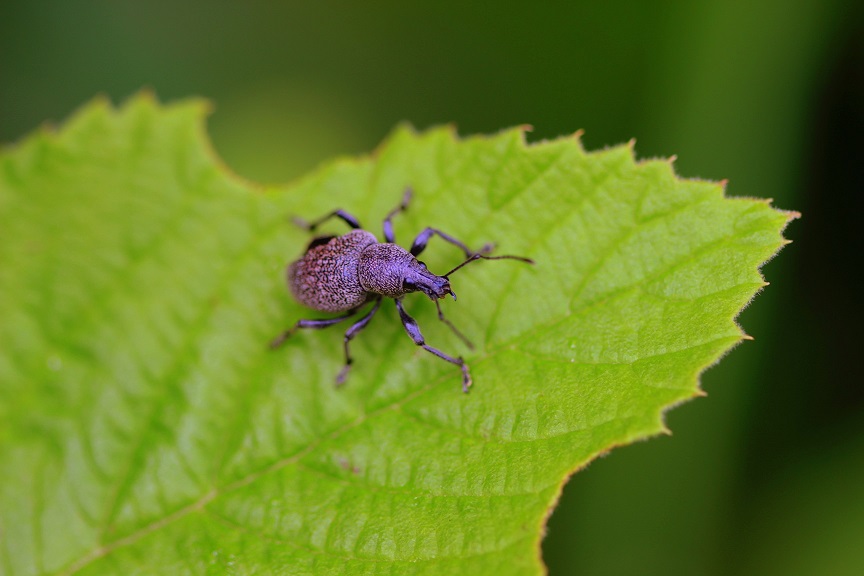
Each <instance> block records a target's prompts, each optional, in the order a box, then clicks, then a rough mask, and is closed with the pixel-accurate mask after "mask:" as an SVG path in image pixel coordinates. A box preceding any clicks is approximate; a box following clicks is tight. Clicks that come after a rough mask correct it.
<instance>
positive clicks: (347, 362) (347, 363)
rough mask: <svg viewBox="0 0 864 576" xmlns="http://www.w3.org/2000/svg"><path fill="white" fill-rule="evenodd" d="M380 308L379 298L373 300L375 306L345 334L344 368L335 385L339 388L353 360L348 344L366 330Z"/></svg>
mask: <svg viewBox="0 0 864 576" xmlns="http://www.w3.org/2000/svg"><path fill="white" fill-rule="evenodd" d="M379 306H381V297H380V296H379V297H378V298H377V299H376V300H375V305H374V306H372V309H371V310H369V312H367V313H366V315H365V316H363V317H362V318H361V319H360V320H358V321H357V322H356V323H355V324H354V325H353V326H351V327H350V328H349V329H348V331H347V332H345V340H344V342H343V346H344V348H345V366H343V367H342V370H340V371H339V375H338V376H336V385H337V386H341V385H342V384H344V383H345V379H346V378H347V377H348V371H349V370H350V369H351V364H352V363H353V362H354V360H353V359H352V358H351V353H350V352H349V351H348V343H349V342H351V340H353V339H354V337H355V336H356V335H357V333H358V332H360V331H361V330H363V329H364V328H366V325H367V324H369V321H370V320H372V317H373V316H374V315H375V313H376V312H377V311H378V307H379Z"/></svg>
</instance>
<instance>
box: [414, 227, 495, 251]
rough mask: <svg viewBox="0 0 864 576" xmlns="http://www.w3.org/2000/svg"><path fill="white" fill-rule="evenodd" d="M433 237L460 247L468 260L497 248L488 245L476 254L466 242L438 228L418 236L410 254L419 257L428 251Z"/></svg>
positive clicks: (426, 230)
mask: <svg viewBox="0 0 864 576" xmlns="http://www.w3.org/2000/svg"><path fill="white" fill-rule="evenodd" d="M432 236H439V237H440V238H441V239H442V240H444V241H446V242H449V243H450V244H453V245H454V246H458V247H459V248H461V249H462V251H463V252H465V257H466V258H470V257H471V256H474V255H475V254H488V253H489V252H491V251H492V249H493V248H494V247H495V246H494V245H493V244H486V245H485V246H483V247H482V248H481V249H480V250H479V251H477V252H474V251H473V250H471V249H470V248H468V246H467V245H466V244H465V243H464V242H461V241H459V240H457V239H456V238H454V237H453V236H450V235H449V234H445V233H444V232H442V231H441V230H438V229H437V228H426V229H425V230H423V231H422V232H420V234H418V235H417V238H415V239H414V243H413V244H411V250H409V252H411V254H412V255H414V256H419V255H420V253H421V252H423V250H425V249H426V244H428V243H429V240H430V239H431V238H432Z"/></svg>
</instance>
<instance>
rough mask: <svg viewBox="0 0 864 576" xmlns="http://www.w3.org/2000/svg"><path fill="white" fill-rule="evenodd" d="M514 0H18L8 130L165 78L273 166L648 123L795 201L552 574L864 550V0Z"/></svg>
mask: <svg viewBox="0 0 864 576" xmlns="http://www.w3.org/2000/svg"><path fill="white" fill-rule="evenodd" d="M497 6H503V4H492V3H482V4H481V3H473V4H470V5H469V4H468V3H466V2H451V1H447V2H440V1H439V2H435V3H405V2H392V1H388V2H377V3H361V2H354V3H349V2H317V3H307V4H302V5H301V4H296V3H290V2H285V3H282V2H263V1H251V2H227V1H215V2H214V1H208V2H204V1H192V2H183V3H179V2H168V1H163V0H159V1H149V2H112V1H108V0H105V1H101V2H77V1H56V2H44V1H32V0H31V1H28V2H17V3H10V2H6V3H3V4H2V7H0V141H2V142H14V141H15V140H16V139H18V138H20V137H21V136H22V135H24V134H25V133H27V132H28V131H30V130H32V129H33V128H35V127H36V126H38V125H40V124H41V123H43V122H44V121H46V120H53V121H60V120H62V119H64V118H66V117H67V116H68V115H69V114H70V113H71V112H72V111H73V110H74V109H75V108H76V107H78V106H80V105H81V104H82V103H84V102H86V101H87V100H89V99H90V98H92V97H93V96H94V95H95V94H97V93H105V94H108V95H109V96H110V97H111V98H112V99H113V100H114V101H115V102H118V101H122V100H123V99H124V98H125V97H127V96H129V95H130V94H132V93H134V92H135V91H137V90H139V89H140V88H142V87H149V88H151V89H152V90H154V91H155V92H156V94H157V95H158V97H159V98H160V99H162V100H171V99H176V98H181V97H185V96H190V95H201V96H206V97H207V98H210V99H211V100H212V101H213V102H214V103H215V104H216V111H215V113H214V115H213V116H212V117H211V120H210V131H211V133H212V136H213V140H214V143H215V147H216V149H217V150H218V152H219V153H220V154H221V155H222V156H223V158H224V159H225V161H226V162H227V163H228V165H230V166H231V167H232V168H233V169H234V170H235V171H237V172H238V173H240V174H241V175H243V176H246V177H248V178H251V179H255V180H263V181H269V182H281V181H288V180H291V179H293V178H295V177H297V176H299V175H301V174H302V173H304V172H306V171H308V170H310V169H312V168H314V167H315V166H316V165H317V164H318V163H319V162H321V161H323V160H325V159H327V158H330V157H332V156H334V155H338V154H356V153H362V152H367V151H369V150H371V149H373V148H374V147H375V146H376V144H377V143H378V142H379V141H380V140H381V139H382V138H383V137H384V136H385V135H386V134H387V132H388V131H389V130H390V129H391V127H392V126H393V125H394V124H396V123H397V122H399V121H402V120H408V121H410V122H411V123H413V124H414V125H415V126H417V127H420V128H423V127H427V126H431V125H434V124H439V123H445V122H453V123H455V124H456V125H457V127H458V129H459V131H460V133H462V134H469V133H476V132H495V131H498V130H500V129H501V128H503V127H507V126H512V125H515V124H526V123H527V124H531V125H533V126H534V127H535V130H534V132H533V136H532V137H533V138H550V137H555V136H558V135H562V134H568V133H571V132H573V131H575V130H577V129H579V128H583V129H585V130H586V134H585V137H584V142H585V144H586V146H587V147H588V148H589V149H593V148H599V147H603V146H606V145H612V144H617V143H621V142H625V141H627V140H629V139H630V138H633V137H635V138H636V139H637V144H636V150H637V153H638V154H639V155H640V156H641V157H652V156H669V155H672V154H676V155H677V156H678V158H679V159H678V161H677V163H676V166H677V168H678V171H679V173H680V174H682V175H683V176H687V177H703V178H709V179H718V180H719V179H723V178H728V179H729V188H728V193H729V194H731V195H741V196H761V197H770V198H774V199H775V205H777V206H779V207H781V208H789V209H795V210H799V211H801V212H802V213H803V214H804V217H803V219H802V220H800V221H798V222H795V223H793V224H792V225H791V226H790V228H789V229H788V232H787V235H788V237H790V238H791V239H793V240H795V243H794V244H792V245H791V246H789V247H788V248H786V249H785V250H784V251H783V253H782V255H781V257H780V258H779V259H778V260H777V261H776V262H772V263H770V264H769V265H768V266H767V267H766V268H765V274H766V276H767V279H768V280H769V281H770V282H771V283H772V286H771V287H769V288H768V289H767V290H766V292H765V293H764V294H762V295H760V296H759V297H758V298H757V302H756V304H755V306H754V307H753V308H752V309H748V310H747V311H745V312H744V313H743V314H742V316H741V318H740V322H741V323H742V325H743V326H744V328H745V330H746V331H747V332H748V333H749V334H751V335H753V336H754V337H755V338H756V341H755V342H746V343H744V344H742V345H741V346H740V347H739V348H738V349H736V350H734V351H733V352H732V353H731V354H730V355H729V356H728V357H727V358H726V359H725V360H724V361H723V362H722V364H721V365H720V366H719V367H717V368H713V369H711V370H710V371H709V372H707V373H706V374H705V376H704V379H703V384H704V388H705V389H706V390H707V391H708V393H709V398H708V399H702V400H698V401H695V402H693V403H690V404H688V405H686V406H685V407H683V408H679V409H677V410H675V411H673V412H672V413H671V414H670V415H669V417H668V425H669V426H670V427H671V429H672V430H673V432H674V435H673V436H671V437H663V438H658V439H654V440H651V441H650V442H646V443H641V444H638V445H636V446H631V447H627V448H623V449H619V450H615V451H614V452H613V453H612V454H611V455H610V456H608V457H606V458H604V459H602V460H600V461H598V462H596V463H594V464H593V465H591V467H590V468H589V469H588V470H586V471H584V472H582V473H580V474H578V475H577V476H575V477H574V478H573V479H572V480H571V481H570V483H569V484H568V486H567V488H566V490H565V493H564V496H563V498H562V502H561V506H560V508H559V509H558V510H557V511H556V512H555V514H554V516H553V517H552V519H551V522H550V524H549V530H548V537H547V538H546V540H545V543H544V555H545V557H546V559H547V561H548V563H549V567H550V572H551V573H552V574H553V575H554V574H576V573H578V574H591V575H596V574H664V575H665V574H688V575H702V574H705V575H726V574H754V575H755V574H832V575H833V574H856V575H857V574H862V573H864V418H862V416H864V376H862V370H861V367H860V365H861V362H862V356H864V354H862V352H864V338H862V325H864V306H862V303H861V298H862V294H864V284H862V281H861V280H860V279H858V278H857V276H856V275H857V270H856V269H857V268H858V267H860V265H861V263H862V256H861V255H862V253H864V240H862V238H864V236H862V234H861V233H860V232H859V231H858V229H859V228H860V227H861V226H860V225H858V221H859V220H860V219H861V215H862V213H864V206H862V204H864V202H862V196H864V185H862V182H864V143H862V132H864V130H862V129H864V41H862V38H864V9H862V8H864V5H862V3H861V2H853V1H849V2H843V1H839V0H831V1H824V0H821V1H817V0H799V1H793V2H790V1H783V0H769V1H764V0H756V1H727V2H715V3H709V2H693V1H668V2H637V1H632V2H622V1H611V2H610V1H605V2H594V3H587V2H572V1H571V2H559V3H551V2H548V3H541V2H537V3H531V4H528V3H525V7H524V8H521V9H503V8H498V7H497ZM550 209H554V207H550ZM0 236H2V231H0ZM562 249H568V250H578V249H579V247H578V246H563V247H562ZM525 297H526V298H530V297H531V295H530V294H526V295H525Z"/></svg>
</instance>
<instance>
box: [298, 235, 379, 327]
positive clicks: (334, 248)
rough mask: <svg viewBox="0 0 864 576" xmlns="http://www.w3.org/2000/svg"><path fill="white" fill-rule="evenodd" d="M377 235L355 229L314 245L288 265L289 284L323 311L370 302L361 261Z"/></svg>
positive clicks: (307, 302)
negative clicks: (364, 283) (360, 269)
mask: <svg viewBox="0 0 864 576" xmlns="http://www.w3.org/2000/svg"><path fill="white" fill-rule="evenodd" d="M377 242H378V240H376V238H375V235H374V234H372V233H371V232H367V231H365V230H352V231H351V232H348V233H347V234H344V235H342V236H337V237H336V238H333V239H331V240H330V241H329V242H327V243H326V244H323V245H320V246H313V247H312V248H310V249H309V250H308V251H307V252H306V253H305V254H304V255H303V256H302V257H301V258H300V259H299V260H297V261H296V262H294V263H292V264H291V265H290V266H289V267H288V286H289V287H290V288H291V293H292V294H293V295H294V297H295V298H296V299H297V300H298V301H299V302H300V303H302V304H303V305H304V306H308V307H309V308H312V309H313V310H321V311H322V312H342V311H345V310H351V309H352V308H356V307H358V306H360V305H361V304H363V303H364V302H366V299H367V290H365V289H364V288H363V286H361V285H360V277H359V273H358V263H359V261H360V254H361V253H362V252H363V249H364V248H366V247H367V246H369V245H371V244H375V243H377Z"/></svg>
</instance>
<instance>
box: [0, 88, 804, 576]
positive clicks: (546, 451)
mask: <svg viewBox="0 0 864 576" xmlns="http://www.w3.org/2000/svg"><path fill="white" fill-rule="evenodd" d="M205 113H206V105H205V104H204V103H202V102H199V101H190V102H183V103H179V104H174V105H170V106H164V107H163V106H160V105H158V104H157V103H155V102H154V101H153V100H152V98H150V97H148V96H146V95H144V96H139V97H136V98H134V99H133V100H131V101H130V102H129V103H127V104H126V105H125V106H124V107H122V108H121V109H119V110H115V109H113V108H112V107H111V106H110V105H108V104H107V103H105V102H102V101H97V102H94V103H92V104H90V105H88V106H87V107H85V108H84V109H83V110H81V111H80V112H79V113H78V114H76V115H75V116H74V118H73V119H72V120H70V121H69V122H68V123H67V124H66V125H65V126H64V127H63V128H62V129H60V130H59V131H58V132H52V131H50V130H47V129H46V130H42V131H40V132H38V133H36V134H34V135H32V136H31V137H29V138H28V139H27V140H25V141H24V142H22V143H20V144H18V145H16V146H13V147H11V148H8V149H6V150H5V151H4V152H3V153H2V156H0V235H2V241H0V294H2V298H0V318H2V323H0V383H2V385H0V478H2V483H0V570H2V571H3V572H4V573H6V574H10V575H12V574H16V575H17V574H41V573H56V574H69V573H82V574H124V575H126V574H136V573H171V574H180V573H190V574H203V573H214V574H222V573H238V574H246V573H270V572H278V573H286V574H288V573H290V574H303V573H310V574H311V573H314V574H328V573H333V574H353V573H364V574H378V573H387V574H391V573H397V574H447V573H464V574H495V575H496V576H500V575H503V574H536V573H540V572H542V563H541V559H540V557H539V556H540V554H539V542H540V539H541V537H542V531H543V525H544V523H545V519H546V517H547V516H548V514H549V513H550V507H551V506H553V505H554V503H555V501H556V499H557V497H558V495H559V493H560V490H561V486H562V484H563V482H564V481H565V480H566V478H567V476H568V475H569V474H571V473H573V472H574V471H575V470H577V469H578V468H580V467H583V466H585V465H586V464H587V463H588V462H589V461H590V460H591V459H593V458H595V457H596V456H598V455H599V454H602V453H604V452H606V451H608V450H610V449H611V448H613V447H615V446H619V445H622V444H626V443H629V442H633V441H634V440H637V439H641V438H645V437H647V436H651V435H655V434H658V433H661V432H663V431H664V426H663V420H662V414H663V411H664V410H666V409H668V408H669V407H671V406H673V405H675V404H677V403H680V402H682V401H684V400H687V399H689V398H692V397H694V396H697V395H699V393H700V392H699V389H698V375H699V373H700V372H701V371H702V370H704V369H705V368H706V367H707V366H709V365H710V364H712V363H713V362H715V361H716V360H717V359H718V358H719V357H720V356H721V355H722V354H723V353H724V352H725V351H726V350H728V349H729V348H730V347H732V346H733V345H734V344H735V343H737V342H738V341H740V340H741V339H742V337H743V335H742V332H741V331H740V329H739V328H738V327H737V326H736V324H735V323H734V321H733V318H734V317H735V315H736V314H738V312H739V311H740V310H741V308H742V307H743V306H744V305H745V304H747V302H748V301H749V300H750V299H751V298H752V297H753V295H754V294H755V293H756V292H757V291H758V290H759V289H760V287H762V286H763V284H764V283H763V281H762V278H761V276H760V274H759V272H758V267H759V266H760V265H761V264H762V263H763V262H765V261H766V260H767V259H768V258H770V257H771V256H772V255H773V254H774V253H775V252H776V251H777V250H778V248H779V247H780V246H781V245H782V244H783V242H784V241H783V239H782V238H781V236H780V232H781V230H782V228H783V227H784V225H785V224H786V222H787V221H788V220H789V219H790V217H791V216H793V214H790V213H784V212H780V211H777V210H774V209H772V208H770V207H769V206H768V204H767V202H764V201H760V200H752V199H735V198H726V197H724V195H723V186H722V184H717V183H710V182H702V181H692V180H681V179H678V178H677V177H676V176H675V175H674V172H673V169H672V167H671V164H670V162H668V161H660V160H658V161H648V162H641V163H637V162H635V161H634V159H633V151H632V148H631V147H628V146H621V147H616V148H611V149H608V150H604V151H601V152H595V153H586V152H585V151H583V150H582V148H581V146H580V144H579V141H578V139H577V138H564V139H560V140H556V141H552V142H543V143H539V144H534V145H526V144H525V141H524V135H523V133H522V131H521V130H518V129H516V130H509V131H505V132H502V133H501V134H498V135H496V136H491V137H475V138H469V139H465V140H460V139H458V138H457V137H456V136H455V135H454V134H453V132H452V131H451V130H448V129H435V130H431V131H429V132H425V133H422V134H417V133H415V132H413V131H412V130H410V129H408V128H404V127H403V128H399V129H397V130H396V131H395V132H394V133H393V134H392V135H391V136H390V138H389V139H388V140H387V142H386V143H385V144H383V145H382V147H381V148H380V149H379V150H378V151H377V152H376V153H375V154H374V155H373V156H372V157H368V158H361V159H345V160H338V161H335V162H333V163H331V164H328V165H326V166H324V167H322V168H320V169H319V170H317V171H316V172H315V173H313V174H311V175H310V176H308V177H306V178H305V179H303V180H302V181H300V182H297V183H295V184H293V185H289V186H277V187H259V186H255V185H252V184H250V183H248V182H244V181H242V180H241V179H239V178H237V177H236V176H233V175H231V174H230V173H229V172H228V171H227V169H226V168H225V167H224V166H221V165H220V164H219V162H218V160H216V159H215V158H214V156H213V154H212V153H211V151H210V149H209V144H208V142H207V139H206V136H205V135H204V131H203V129H202V126H203V118H204V116H205ZM408 185H411V186H413V187H414V190H415V198H414V201H413V203H412V205H411V206H410V208H409V210H408V211H407V212H406V213H405V214H403V215H400V216H397V218H396V219H395V227H396V233H397V237H398V240H399V241H400V242H401V243H402V244H403V245H406V244H410V241H411V239H412V238H413V236H414V235H416V234H417V233H418V232H420V230H422V229H423V228H424V227H425V226H435V227H438V228H441V229H443V230H445V231H446V232H448V233H449V234H452V235H453V236H455V237H457V238H460V239H462V240H464V241H465V242H467V243H468V244H469V245H470V246H474V247H480V246H482V245H483V244H484V243H486V242H489V241H494V242H496V243H497V245H498V248H497V250H498V252H499V253H507V254H519V255H525V256H530V257H531V258H533V259H535V260H536V262H537V265H536V266H534V267H530V266H527V265H525V264H523V263H520V262H515V261H507V260H504V261H494V262H485V261H484V262H479V263H474V264H472V265H471V266H469V267H467V268H465V269H463V270H461V271H460V272H458V273H457V274H456V275H454V278H453V287H454V290H455V291H456V292H457V293H458V295H459V301H458V302H452V301H449V300H448V301H447V302H446V303H445V304H444V310H445V312H446V313H447V315H448V317H449V318H450V319H451V320H452V321H453V322H454V323H455V324H456V325H458V326H459V328H460V329H461V330H462V331H463V332H465V333H466V334H467V335H468V336H469V337H470V338H471V339H473V341H474V343H475V344H476V349H475V350H474V351H470V350H468V349H466V348H465V346H464V345H463V344H462V343H461V342H460V341H459V340H458V338H456V337H455V336H454V334H453V333H452V332H450V331H449V330H448V328H447V327H446V326H445V325H443V324H442V323H440V322H439V321H438V319H437V317H436V311H435V307H434V305H432V303H431V302H429V301H428V299H426V298H425V297H423V296H421V295H414V296H411V297H408V298H406V306H407V309H408V311H409V312H410V313H411V314H412V315H414V316H415V317H416V319H417V321H418V323H419V325H420V326H421V327H422V329H423V331H424V334H425V336H426V338H427V341H428V342H429V343H431V344H432V345H434V346H437V347H439V348H441V349H442V350H444V351H446V352H449V353H451V354H454V355H460V354H461V355H464V357H465V359H466V361H467V362H468V363H469V365H470V366H471V369H472V373H473V376H474V388H473V389H472V391H471V393H470V394H468V395H465V394H463V393H462V392H461V391H460V377H459V370H458V368H456V367H455V366H453V365H451V364H448V363H446V362H442V361H441V360H439V359H437V358H435V357H434V356H432V355H430V354H428V353H426V352H425V351H423V350H422V349H419V348H417V347H415V346H414V344H413V343H412V342H411V341H410V339H409V338H408V337H407V336H406V334H405V333H404V330H403V328H402V326H401V325H400V323H399V320H398V316H397V314H396V311H395V309H394V307H393V305H392V304H391V303H390V301H389V300H388V301H386V302H385V305H384V306H383V310H382V312H380V313H379V315H378V316H377V317H376V318H375V319H374V321H373V322H372V324H371V325H370V326H369V328H368V329H367V330H366V331H364V332H363V333H362V334H360V335H359V336H358V337H357V338H356V339H355V340H354V341H353V343H352V352H353V355H354V357H355V363H354V366H353V370H352V373H351V377H350V379H349V381H348V384H347V385H346V386H345V387H343V388H340V389H336V388H335V387H334V385H333V381H334V378H335V376H336V374H337V373H338V371H339V369H340V367H341V365H342V362H343V359H342V330H343V329H342V328H333V329H330V330H323V331H305V332H301V333H298V334H296V335H295V336H293V337H292V338H290V339H289V340H288V341H287V342H286V344H285V346H284V347H283V348H281V349H279V350H275V351H274V350H270V349H269V348H268V343H269V342H270V340H271V339H272V338H273V337H274V336H276V335H277V334H279V333H280V332H281V331H282V330H283V329H285V328H287V327H288V326H290V325H292V324H293V323H294V322H295V321H296V320H297V319H298V318H304V317H306V318H308V317H316V316H318V315H317V314H316V313H314V312H310V311H309V310H306V309H303V308H302V307H301V306H299V305H298V304H296V303H294V302H293V301H292V300H291V298H290V297H289V295H288V293H287V292H286V289H285V284H284V267H285V265H286V263H287V262H289V261H290V260H292V259H294V258H296V257H297V256H298V255H299V254H300V253H302V251H303V249H304V247H305V245H306V243H307V242H308V234H307V233H306V232H304V231H302V230H300V229H298V228H297V227H294V226H292V225H290V223H289V220H288V217H289V216H291V215H300V216H303V217H307V218H312V217H316V216H319V215H322V214H325V213H326V212H328V211H330V210H333V209H334V208H336V207H341V208H344V209H346V210H348V211H349V212H352V213H353V214H355V215H356V216H357V217H358V218H359V219H360V220H361V222H363V223H364V224H365V225H366V226H367V228H368V229H370V230H373V231H374V232H376V233H378V232H379V231H380V221H381V219H382V218H383V216H384V215H385V214H386V213H387V212H388V211H389V210H390V209H391V208H393V207H394V206H395V205H396V204H397V203H398V201H399V200H400V198H401V196H402V192H403V190H404V188H405V187H406V186H408ZM342 230H344V226H342V225H341V223H340V222H338V221H335V222H331V223H328V225H326V226H325V227H324V231H325V232H331V233H340V232H341V231H342ZM439 240H440V239H434V238H433V240H432V242H431V243H430V247H429V249H428V250H427V252H425V253H424V258H425V259H426V262H427V264H428V265H429V268H430V269H431V270H433V271H438V272H443V271H445V270H448V269H449V268H451V267H453V266H454V265H455V264H456V263H458V262H460V261H461V258H462V255H461V253H460V252H459V250H457V249H456V248H454V247H453V246H450V245H448V244H446V243H444V242H440V241H439ZM427 255H428V256H427ZM694 489H698V487H694Z"/></svg>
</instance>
